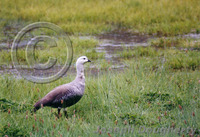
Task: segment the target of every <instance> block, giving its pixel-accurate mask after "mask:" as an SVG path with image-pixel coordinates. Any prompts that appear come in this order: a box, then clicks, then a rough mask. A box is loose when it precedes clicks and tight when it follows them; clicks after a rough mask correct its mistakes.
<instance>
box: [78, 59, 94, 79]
mask: <svg viewBox="0 0 200 137" xmlns="http://www.w3.org/2000/svg"><path fill="white" fill-rule="evenodd" d="M86 62H91V61H90V60H89V59H88V58H87V57H86V56H81V57H79V58H78V59H77V61H76V70H77V77H78V78H81V79H82V78H84V67H83V64H85V63H86Z"/></svg>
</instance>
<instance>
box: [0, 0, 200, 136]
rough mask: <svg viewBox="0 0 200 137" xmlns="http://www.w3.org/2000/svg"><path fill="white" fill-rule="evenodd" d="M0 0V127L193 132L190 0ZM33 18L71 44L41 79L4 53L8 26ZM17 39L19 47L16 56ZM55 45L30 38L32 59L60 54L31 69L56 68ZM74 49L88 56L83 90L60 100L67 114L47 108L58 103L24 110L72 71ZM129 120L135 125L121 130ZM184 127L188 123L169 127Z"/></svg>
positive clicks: (69, 132)
mask: <svg viewBox="0 0 200 137" xmlns="http://www.w3.org/2000/svg"><path fill="white" fill-rule="evenodd" d="M80 3H81V4H80ZM0 5H1V9H0V31H1V33H0V75H1V76H0V83H1V84H0V136H5V135H8V136H81V137H82V136H91V137H93V136H155V137H156V136H166V137H171V136H190V135H191V133H193V134H194V136H199V135H200V115H199V114H200V34H199V32H200V24H199V21H200V17H199V13H200V8H199V5H200V2H199V1H198V0H193V1H187V0H183V1H178V0H176V1H164V0H161V1H156V0H151V1H145V0H140V1H123V0H120V1H107V2H102V1H88V0H85V1H68V2H65V1H54V0H51V1H41V2H40V3H38V2H36V1H24V0H21V1H16V2H15V3H12V2H10V1H7V0H6V1H3V0H2V1H0ZM25 7H26V8H25ZM36 21H48V22H52V23H55V24H56V25H58V26H60V27H61V28H62V29H64V30H65V32H67V33H68V34H69V36H70V39H71V41H72V44H73V50H74V60H73V62H72V65H71V68H70V70H69V71H68V72H67V74H66V75H65V76H63V77H62V78H61V79H59V80H57V81H55V82H52V83H48V84H34V83H31V82H28V81H26V80H24V79H23V78H21V77H20V75H19V73H18V72H17V71H16V70H15V69H14V67H13V64H12V59H11V53H10V52H11V51H10V48H11V44H12V42H13V39H14V37H15V36H16V34H17V32H18V31H19V30H20V29H22V28H23V27H24V26H26V25H27V24H29V23H32V22H36ZM24 46H25V45H23V44H22V45H21V48H20V49H19V53H20V54H19V60H20V61H21V63H22V64H23V63H25V62H26V57H25V53H24ZM63 49H64V47H62V46H60V47H56V49H55V48H54V49H53V50H49V49H48V48H44V49H39V48H38V50H37V51H36V59H37V61H39V62H46V61H47V60H48V57H49V56H52V57H54V56H56V55H58V54H59V55H60V56H59V57H60V64H58V65H57V66H56V67H55V68H53V69H52V70H49V71H47V72H46V73H45V74H44V73H40V72H37V74H36V75H50V74H52V73H54V71H55V70H56V69H57V68H60V67H61V66H62V65H63V64H62V62H63V60H65V56H66V54H65V52H62V51H63ZM81 55H86V56H87V57H88V58H89V59H91V60H92V63H91V64H88V65H86V67H85V70H86V74H85V75H86V89H85V95H84V96H83V98H82V99H81V100H80V102H79V103H77V104H76V105H74V106H72V107H70V108H68V115H69V117H68V119H66V118H65V117H64V116H62V117H61V118H59V119H58V118H56V115H55V113H56V112H57V111H56V110H54V109H51V108H44V109H41V110H39V111H38V112H37V113H36V114H31V111H30V110H31V109H32V108H33V104H34V103H35V102H36V101H37V100H38V99H39V98H42V97H43V96H44V95H46V94H47V93H48V92H49V91H51V90H52V89H53V88H54V87H56V86H58V85H61V84H64V83H68V82H70V81H72V80H73V79H74V78H75V68H74V63H75V62H74V61H75V60H76V58H77V57H79V56H81ZM141 126H144V127H145V128H146V129H147V128H152V129H153V128H157V130H158V133H156V132H153V131H152V132H150V130H145V131H144V132H139V131H140V130H141V129H140V128H141ZM117 127H118V128H119V129H120V131H119V132H118V131H116V128H117ZM129 127H131V128H132V127H134V131H133V132H128V131H126V128H127V129H128V128H129ZM188 127H189V128H192V129H193V130H191V129H189V130H185V131H183V132H181V133H180V132H179V133H178V130H176V129H178V128H181V130H182V129H184V128H185V129H187V128H188ZM109 128H110V129H109ZM161 128H170V129H171V132H167V130H166V131H165V130H164V131H165V133H164V131H161ZM108 129H109V130H108ZM111 129H112V130H111ZM96 131H97V132H96ZM159 131H160V132H159Z"/></svg>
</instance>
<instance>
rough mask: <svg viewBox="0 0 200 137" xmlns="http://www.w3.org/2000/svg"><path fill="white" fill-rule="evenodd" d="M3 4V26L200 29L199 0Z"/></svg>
mask: <svg viewBox="0 0 200 137" xmlns="http://www.w3.org/2000/svg"><path fill="white" fill-rule="evenodd" d="M0 5H1V12H0V22H1V23H0V25H1V26H4V27H5V26H9V25H13V24H15V23H17V22H19V23H21V24H23V23H24V24H27V23H31V22H36V21H47V22H52V23H55V24H57V25H59V26H60V27H62V28H63V29H64V30H65V31H66V32H68V33H71V34H98V33H101V32H107V31H111V30H115V29H129V30H130V31H132V32H138V31H139V32H144V33H149V34H157V35H176V34H183V33H188V32H191V31H192V32H199V31H200V30H199V28H200V23H199V19H200V17H199V13H200V8H199V5H200V1H199V0H192V1H188V0H175V1H170V0H160V1H157V0H148V1H147V0H134V1H133V0H109V1H98V0H94V1H92V0H76V1H73V0H69V1H67V2H66V1H64V0H60V1H55V0H44V1H40V2H38V1H32V0H28V1H27V0H16V1H15V2H12V1H9V0H1V1H0ZM22 26H23V25H22Z"/></svg>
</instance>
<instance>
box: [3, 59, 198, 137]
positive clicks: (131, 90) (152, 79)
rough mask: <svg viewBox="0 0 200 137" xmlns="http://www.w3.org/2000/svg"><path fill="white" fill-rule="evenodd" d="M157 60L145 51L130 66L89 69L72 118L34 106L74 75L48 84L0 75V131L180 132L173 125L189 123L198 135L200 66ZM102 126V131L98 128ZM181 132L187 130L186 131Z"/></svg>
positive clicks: (78, 133) (66, 133) (72, 133)
mask: <svg viewBox="0 0 200 137" xmlns="http://www.w3.org/2000/svg"><path fill="white" fill-rule="evenodd" d="M155 61H156V62H159V60H155V59H148V58H145V57H141V58H140V59H138V60H136V61H134V60H131V61H130V60H127V62H128V63H129V68H128V69H125V70H124V73H118V74H116V73H114V72H113V70H112V69H109V70H108V72H107V73H105V72H104V74H103V75H102V74H101V70H99V73H98V75H97V76H95V77H92V76H90V77H88V76H87V74H86V91H85V95H84V97H83V98H82V99H81V101H80V102H79V103H77V104H76V105H75V106H72V107H70V108H69V109H68V113H69V118H68V119H66V118H65V117H64V116H63V117H61V118H60V119H57V118H56V115H55V114H54V113H57V111H56V110H55V109H54V110H53V109H51V108H44V109H41V110H40V111H38V112H37V113H36V114H34V115H32V114H31V113H30V110H31V108H32V105H33V104H34V102H36V101H37V100H38V99H39V98H41V97H43V96H44V95H45V94H46V93H48V91H50V90H51V89H52V88H54V87H56V86H57V85H60V84H64V83H67V82H70V81H71V80H72V79H73V78H74V77H75V76H71V75H69V76H68V77H67V78H62V79H60V80H58V81H56V82H53V83H49V84H44V85H38V84H33V83H30V82H27V81H25V80H19V79H14V78H12V77H6V76H4V77H1V78H0V82H1V83H2V84H0V88H1V92H0V96H1V97H2V99H1V100H0V103H1V112H0V117H1V127H0V135H9V136H12V135H15V136H29V135H33V136H51V135H52V134H54V135H55V136H99V134H101V136H108V133H110V134H111V136H120V134H121V135H122V136H148V133H139V128H140V126H145V127H146V128H161V127H164V128H168V127H170V128H172V129H173V131H172V133H171V132H170V133H168V132H167V131H165V132H166V133H165V134H164V133H163V132H159V133H155V134H153V133H149V134H150V136H160V135H163V134H164V136H179V135H178V134H177V133H175V132H178V131H174V130H175V129H176V128H181V129H183V128H188V127H190V128H193V129H195V128H196V129H197V130H196V131H195V135H198V134H200V133H199V129H200V121H199V119H200V117H199V116H200V115H199V113H200V100H199V90H200V81H199V69H198V70H196V71H193V70H190V69H183V70H176V71H174V70H171V69H167V68H162V66H161V64H160V65H158V66H157V67H158V68H157V69H154V63H153V62H155ZM99 126H100V127H101V128H100V130H101V129H102V131H99V132H98V133H94V132H95V131H97V128H98V127H99ZM129 126H131V127H134V128H135V130H134V132H133V133H128V131H127V132H126V130H124V128H129ZM115 127H119V128H120V133H117V131H116V132H114V128H115ZM103 128H106V131H105V129H103ZM108 128H113V131H112V132H111V131H110V129H109V131H108ZM122 129H123V130H124V131H121V130H122ZM170 131H171V130H170ZM104 132H105V133H104ZM146 132H147V131H146ZM148 132H149V131H148ZM183 134H184V135H188V134H187V132H186V131H185V132H183V133H181V136H182V135H183Z"/></svg>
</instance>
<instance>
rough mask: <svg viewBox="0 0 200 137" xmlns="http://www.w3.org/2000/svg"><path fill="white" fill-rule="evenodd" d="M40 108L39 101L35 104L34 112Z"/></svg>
mask: <svg viewBox="0 0 200 137" xmlns="http://www.w3.org/2000/svg"><path fill="white" fill-rule="evenodd" d="M40 108H41V100H39V101H38V102H37V103H35V105H34V112H36V111H37V110H38V109H40Z"/></svg>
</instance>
